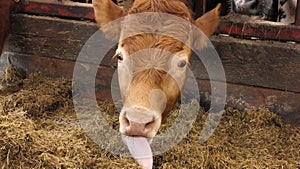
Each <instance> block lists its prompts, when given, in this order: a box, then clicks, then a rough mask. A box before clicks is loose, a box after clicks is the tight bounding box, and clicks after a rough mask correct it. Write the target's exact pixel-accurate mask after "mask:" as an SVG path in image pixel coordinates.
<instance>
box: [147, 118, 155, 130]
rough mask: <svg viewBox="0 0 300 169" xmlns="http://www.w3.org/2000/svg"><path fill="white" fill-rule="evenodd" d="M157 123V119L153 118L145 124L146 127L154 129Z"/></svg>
mask: <svg viewBox="0 0 300 169" xmlns="http://www.w3.org/2000/svg"><path fill="white" fill-rule="evenodd" d="M154 125H155V120H152V121H150V122H148V123H146V125H145V129H152V128H153V127H154Z"/></svg>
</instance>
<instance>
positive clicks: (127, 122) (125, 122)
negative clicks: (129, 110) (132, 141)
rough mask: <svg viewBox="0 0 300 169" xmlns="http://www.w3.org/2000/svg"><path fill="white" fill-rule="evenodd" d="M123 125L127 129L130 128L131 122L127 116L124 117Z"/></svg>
mask: <svg viewBox="0 0 300 169" xmlns="http://www.w3.org/2000/svg"><path fill="white" fill-rule="evenodd" d="M122 121H123V124H124V125H125V126H126V127H127V126H130V121H129V120H128V119H127V118H126V116H123V117H122Z"/></svg>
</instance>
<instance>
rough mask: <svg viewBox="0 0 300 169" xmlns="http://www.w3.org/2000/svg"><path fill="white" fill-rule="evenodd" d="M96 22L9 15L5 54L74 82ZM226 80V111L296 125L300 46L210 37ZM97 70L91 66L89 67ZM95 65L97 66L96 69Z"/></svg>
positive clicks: (200, 77) (203, 84)
mask: <svg viewBox="0 0 300 169" xmlns="http://www.w3.org/2000/svg"><path fill="white" fill-rule="evenodd" d="M96 30H97V27H96V25H95V23H93V22H90V21H78V20H68V19H59V18H54V17H46V16H32V15H26V14H14V15H12V25H11V33H10V35H9V39H8V45H7V46H6V49H5V50H6V51H7V52H9V53H7V54H9V57H10V59H11V61H12V63H13V64H15V65H16V66H18V67H20V68H23V69H24V70H26V71H27V72H28V73H30V72H35V71H40V72H42V73H43V74H45V75H48V76H51V77H67V78H72V75H73V68H74V64H75V61H76V58H77V56H78V54H79V52H80V50H81V48H82V46H83V45H84V43H85V42H86V41H87V40H88V38H89V37H90V36H91V35H92V34H93V33H94V32H95V31H96ZM211 41H212V43H213V44H214V46H215V48H216V50H217V51H218V53H219V56H220V58H221V60H222V62H223V66H224V69H225V73H226V78H227V87H228V96H227V106H231V107H234V108H238V109H246V108H257V107H259V106H265V107H267V108H269V109H271V110H272V111H274V112H275V113H277V114H279V115H280V116H282V117H283V118H284V119H285V120H287V121H289V122H291V123H293V124H296V125H300V104H299V103H300V44H299V43H286V42H279V41H267V40H265V41H262V40H245V39H239V38H233V37H227V36H222V35H214V36H212V37H211ZM112 52H113V51H112ZM111 55H112V53H108V54H107V56H106V57H105V59H104V60H103V62H102V63H101V65H100V66H99V70H98V75H97V78H96V83H97V84H96V87H97V90H96V91H97V97H98V99H108V98H110V97H111V96H110V84H111V77H112V75H113V73H114V72H115V70H116V67H115V65H116V64H115V61H114V60H112V59H111ZM191 63H192V70H193V72H194V74H195V76H196V78H197V81H198V85H199V90H200V92H201V98H202V105H203V106H206V107H209V105H208V103H209V99H210V98H209V93H210V91H211V90H210V84H211V83H215V84H220V83H222V82H218V81H212V82H210V81H209V78H208V75H207V73H206V71H205V68H204V67H203V65H202V64H201V62H200V61H199V60H198V59H197V58H196V57H195V56H193V57H192V61H191ZM91 66H95V65H91ZM96 66H98V65H96Z"/></svg>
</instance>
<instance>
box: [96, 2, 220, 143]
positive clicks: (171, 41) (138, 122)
mask: <svg viewBox="0 0 300 169" xmlns="http://www.w3.org/2000/svg"><path fill="white" fill-rule="evenodd" d="M187 4H188V3H186V2H184V1H183V0H135V2H134V3H133V6H132V7H131V8H130V9H129V10H128V12H125V11H124V10H123V9H122V8H120V7H119V6H117V5H115V4H114V3H113V2H112V1H111V0H93V6H94V11H95V18H96V22H97V24H98V26H99V27H100V28H102V27H104V26H105V25H106V24H108V23H110V22H112V21H114V20H116V19H119V18H122V17H125V16H128V15H133V14H138V13H144V12H157V13H168V14H172V15H175V16H177V17H180V18H182V19H184V20H186V21H188V22H190V23H192V24H194V25H196V26H197V27H198V28H199V29H200V30H202V32H203V33H204V34H206V36H209V35H211V34H212V33H213V32H214V31H215V29H216V28H217V26H218V23H219V12H220V7H221V5H220V4H218V5H217V7H216V8H215V9H213V10H211V11H209V12H208V13H206V14H204V15H203V16H202V17H200V18H198V19H196V20H194V18H193V16H192V13H191V10H190V9H189V8H188V7H187ZM125 24H132V25H133V26H132V25H131V27H133V28H134V25H135V24H134V23H130V22H128V23H125ZM123 26H124V25H123ZM123 26H120V27H114V28H113V29H117V30H121V34H123V33H124V31H126V30H124V29H123ZM125 26H126V25H125ZM138 26H139V25H138V24H136V28H138ZM140 26H142V25H140ZM143 26H144V25H143ZM161 26H164V25H161ZM167 26H169V27H170V26H171V27H173V28H175V29H177V27H178V25H176V23H172V24H171V25H167ZM178 29H180V28H178ZM103 32H104V33H106V34H109V33H107V30H103ZM108 32H109V31H108ZM183 34H184V33H183ZM178 36H180V35H178ZM184 36H189V34H188V33H186V34H184ZM187 38H189V39H192V41H191V43H193V44H194V45H196V46H197V45H198V46H199V44H198V43H201V42H202V41H201V40H200V39H201V38H199V37H187ZM145 49H151V52H143V51H145ZM153 49H158V50H153ZM160 50H163V51H168V52H169V53H171V54H172V57H173V58H171V59H169V58H167V59H166V57H165V56H163V55H164V54H163V53H164V52H159V51H160ZM191 53H192V50H191V49H190V48H189V47H188V46H187V45H186V44H185V43H183V42H181V41H179V40H177V39H175V38H173V37H170V36H166V35H160V34H153V33H145V34H138V35H134V36H131V37H127V38H125V39H122V38H120V40H119V44H118V48H117V50H116V55H115V58H117V59H118V77H119V84H120V90H121V96H122V99H123V108H122V110H121V113H120V116H119V122H120V129H119V130H120V132H121V133H122V134H123V135H127V136H141V137H146V138H150V139H151V138H153V137H154V136H155V135H156V133H157V131H158V129H159V128H160V125H161V123H162V121H164V120H165V118H166V116H167V114H168V112H169V111H170V110H171V108H172V107H173V105H174V104H175V102H176V101H177V100H178V98H179V97H180V90H181V88H182V86H183V83H182V84H178V79H176V80H175V79H174V77H173V75H170V74H169V73H168V72H169V70H173V71H175V72H177V75H175V76H178V77H177V78H179V81H183V82H184V81H185V79H186V72H187V70H188V66H189V58H190V56H191ZM141 55H144V56H141ZM150 62H152V63H151V64H152V65H164V64H166V65H168V66H167V68H165V69H157V68H155V66H153V67H149V68H147V66H146V65H149V64H150ZM145 67H146V68H145Z"/></svg>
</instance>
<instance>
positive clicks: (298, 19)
mask: <svg viewBox="0 0 300 169" xmlns="http://www.w3.org/2000/svg"><path fill="white" fill-rule="evenodd" d="M295 21H296V22H295V23H296V25H297V26H300V0H298V1H297V8H296V16H295Z"/></svg>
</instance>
